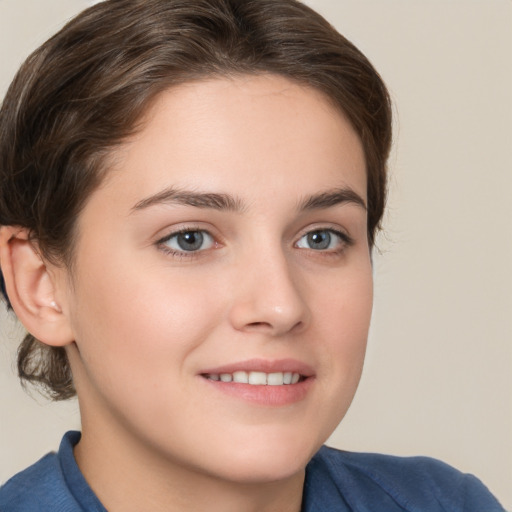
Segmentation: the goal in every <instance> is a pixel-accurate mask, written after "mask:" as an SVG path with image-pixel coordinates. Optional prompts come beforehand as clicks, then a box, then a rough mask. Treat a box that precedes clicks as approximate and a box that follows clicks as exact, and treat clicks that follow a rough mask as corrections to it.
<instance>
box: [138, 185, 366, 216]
mask: <svg viewBox="0 0 512 512" xmlns="http://www.w3.org/2000/svg"><path fill="white" fill-rule="evenodd" d="M344 203H353V204H356V205H358V206H360V207H361V208H363V209H364V210H366V203H365V201H364V199H363V198H362V197H361V196H360V195H359V194H358V193H356V192H355V191H354V190H352V189H351V188H349V187H344V188H337V189H333V190H327V191H324V192H320V193H318V194H314V195H311V196H307V197H305V198H304V199H302V200H301V201H299V203H298V207H297V209H298V211H310V210H321V209H325V208H331V207H333V206H336V205H339V204H344ZM160 204H170V205H174V204H177V205H184V206H193V207H196V208H204V209H212V210H220V211H234V212H241V211H243V210H245V206H244V202H243V201H242V200H241V199H240V198H238V197H236V196H232V195H230V194H223V193H216V192H194V191H190V190H182V189H176V188H174V187H169V188H166V189H165V190H163V191H161V192H158V193H157V194H154V195H152V196H149V197H146V198H145V199H142V200H141V201H139V202H138V203H137V204H135V206H133V207H132V209H131V211H132V212H136V211H140V210H144V209H146V208H149V207H150V206H155V205H160Z"/></svg>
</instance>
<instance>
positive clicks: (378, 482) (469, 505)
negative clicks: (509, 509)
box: [308, 447, 504, 512]
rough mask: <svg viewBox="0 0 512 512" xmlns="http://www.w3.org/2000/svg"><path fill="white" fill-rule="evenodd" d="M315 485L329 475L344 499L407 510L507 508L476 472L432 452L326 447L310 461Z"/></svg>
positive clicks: (310, 475)
mask: <svg viewBox="0 0 512 512" xmlns="http://www.w3.org/2000/svg"><path fill="white" fill-rule="evenodd" d="M308 479H309V481H310V483H309V485H314V484H313V482H315V481H316V482H319V481H320V480H324V481H325V479H328V480H329V481H330V482H331V483H332V485H334V486H335V487H336V489H337V491H338V493H340V494H341V495H342V496H343V497H344V499H345V500H346V501H347V502H349V503H351V502H354V503H358V504H360V503H361V501H364V502H365V504H366V505H367V506H368V507H370V509H371V507H372V506H376V505H377V504H379V503H380V504H381V505H380V507H381V508H380V510H384V508H382V504H383V503H387V505H386V507H387V508H386V509H385V510H389V511H394V510H397V511H398V510H400V511H402V510H407V511H409V510H410V511H420V510H428V511H439V512H441V511H450V512H452V511H453V512H477V511H478V512H481V511H483V510H485V511H486V512H503V511H504V509H503V508H502V507H501V506H500V505H499V503H498V502H497V501H496V499H495V498H494V497H493V496H492V495H491V494H490V492H489V491H488V489H487V488H486V487H485V486H484V485H483V484H482V483H481V482H480V481H479V480H478V479H477V478H475V477H474V476H472V475H467V474H464V473H461V472H460V471H457V470H456V469H454V468H453V467H451V466H449V465H447V464H445V463H443V462H441V461H439V460H436V459H432V458H429V457H395V456H390V455H381V454H375V453H352V452H345V451H340V450H335V449H333V448H328V447H323V448H321V449H320V451H319V452H318V453H317V454H316V455H315V457H314V458H313V459H312V461H311V463H310V465H309V466H308Z"/></svg>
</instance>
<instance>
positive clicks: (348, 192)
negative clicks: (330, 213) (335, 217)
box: [298, 187, 367, 211]
mask: <svg viewBox="0 0 512 512" xmlns="http://www.w3.org/2000/svg"><path fill="white" fill-rule="evenodd" d="M343 203H352V204H355V205H357V206H360V207H361V208H363V210H365V211H366V209H367V207H366V203H365V201H364V199H363V198H362V197H361V196H360V195H359V194H358V193H357V192H355V191H354V190H352V189H351V188H349V187H344V188H337V189H333V190H326V191H325V192H320V193H319V194H315V195H312V196H308V197H306V198H304V199H303V200H302V201H301V202H300V203H299V208H298V209H299V210H300V211H307V210H321V209H324V208H331V207H332V206H336V205H339V204H343Z"/></svg>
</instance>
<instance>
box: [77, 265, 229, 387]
mask: <svg viewBox="0 0 512 512" xmlns="http://www.w3.org/2000/svg"><path fill="white" fill-rule="evenodd" d="M120 261H121V258H117V259H116V260H115V263H116V265H108V264H106V262H105V261H103V265H102V266H101V268H91V269H90V275H94V276H95V279H94V280H90V281H87V282H86V281H83V282H80V283H78V285H77V293H76V304H75V306H74V308H73V309H74V319H73V320H74V322H73V323H74V327H75V333H76V340H77V345H78V347H79V349H80V352H81V355H82V358H83V360H84V362H85V363H86V364H88V365H89V366H90V367H91V369H93V370H94V371H96V369H97V372H98V374H101V373H103V370H104V369H105V368H107V367H108V368H109V373H110V374H113V373H117V374H119V375H122V374H123V373H129V374H131V375H133V374H134V373H137V372H138V373H142V372H146V373H149V374H150V377H149V378H150V379H151V378H153V376H154V378H155V379H156V375H157V374H158V371H156V370H158V368H159V367H164V368H167V370H168V369H169V367H170V365H171V364H172V365H176V364H179V363H180V362H182V361H183V360H184V359H186V356H187V355H188V354H189V353H190V352H191V351H193V350H194V349H195V348H196V347H197V346H199V345H200V344H201V343H202V342H203V341H204V339H205V338H206V337H207V336H208V334H209V333H210V332H211V331H212V330H213V329H214V327H215V324H216V323H217V322H218V321H219V320H220V319H221V318H222V314H221V309H222V306H221V304H220V301H219V300H218V297H216V296H215V295H214V294H211V293H206V291H208V290H210V289H212V288H214V286H215V283H211V282H205V277H204V276H203V277H200V276H197V277H195V278H191V276H190V275H187V273H186V272H177V271H176V270H175V269H167V270H165V269H164V271H162V269H161V268H159V269H156V268H151V267H149V268H148V267H146V268H144V267H143V266H142V267H137V265H136V264H130V265H128V264H126V265H123V264H122V263H119V262H120ZM107 263H108V262H107ZM137 269H138V270H137ZM82 275H87V273H86V272H83V273H82ZM210 279H211V280H212V278H210ZM152 369H154V370H155V371H152Z"/></svg>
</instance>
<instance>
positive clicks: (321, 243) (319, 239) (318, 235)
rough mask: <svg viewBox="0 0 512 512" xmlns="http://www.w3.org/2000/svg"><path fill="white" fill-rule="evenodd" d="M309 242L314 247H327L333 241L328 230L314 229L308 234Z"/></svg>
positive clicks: (318, 248)
mask: <svg viewBox="0 0 512 512" xmlns="http://www.w3.org/2000/svg"><path fill="white" fill-rule="evenodd" d="M308 243H309V246H310V247H311V248H312V249H317V250H320V249H327V248H328V247H329V245H330V243H331V234H330V233H328V232H327V231H314V232H313V233H310V234H309V235H308Z"/></svg>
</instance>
